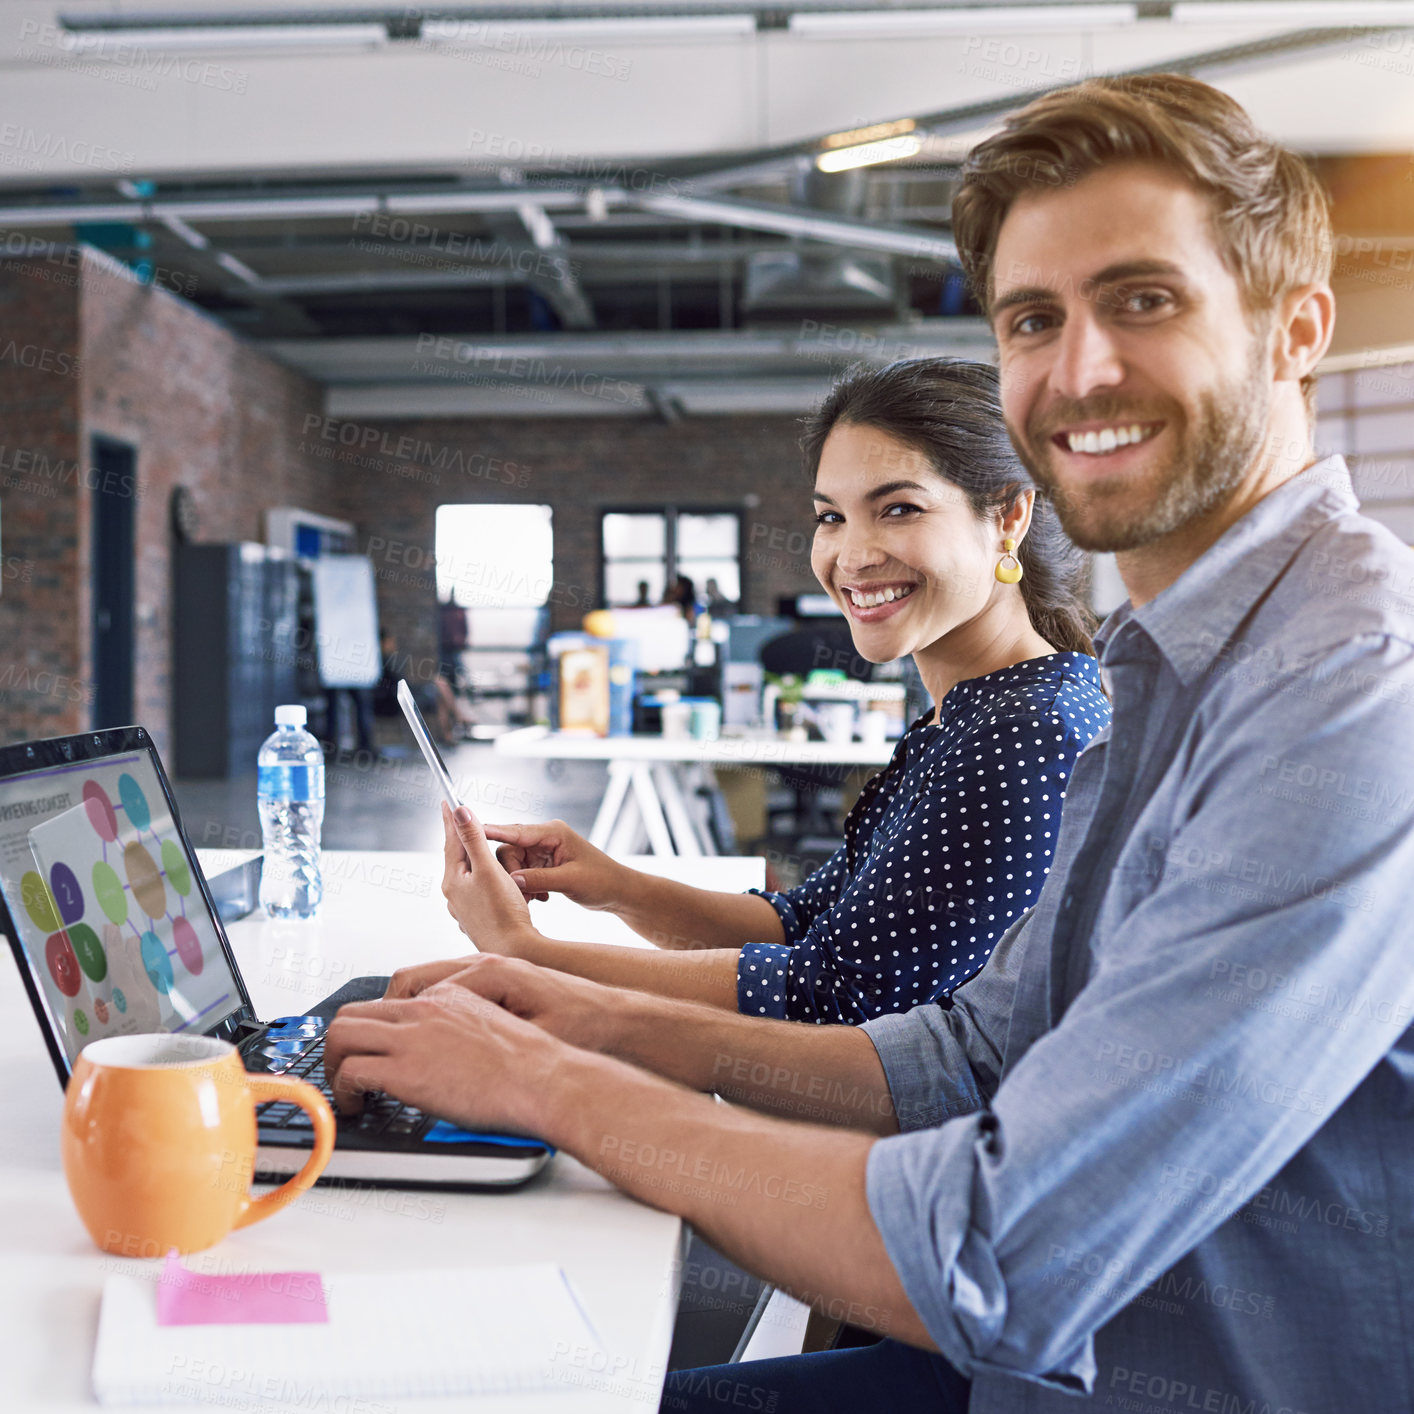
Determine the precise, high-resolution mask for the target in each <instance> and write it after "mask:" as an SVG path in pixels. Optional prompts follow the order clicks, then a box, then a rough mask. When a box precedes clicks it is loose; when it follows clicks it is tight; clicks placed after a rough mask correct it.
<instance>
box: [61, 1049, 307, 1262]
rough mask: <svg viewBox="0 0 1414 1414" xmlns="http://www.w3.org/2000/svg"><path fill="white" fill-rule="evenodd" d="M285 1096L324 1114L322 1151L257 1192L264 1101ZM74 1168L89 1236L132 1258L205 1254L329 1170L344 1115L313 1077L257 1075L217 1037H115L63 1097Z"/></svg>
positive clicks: (73, 1188) (67, 1150)
mask: <svg viewBox="0 0 1414 1414" xmlns="http://www.w3.org/2000/svg"><path fill="white" fill-rule="evenodd" d="M264 1100H287V1101H290V1102H292V1103H294V1104H296V1105H298V1106H299V1107H300V1108H301V1109H303V1110H304V1111H305V1113H306V1114H308V1115H309V1117H310V1119H312V1120H313V1121H314V1153H313V1154H312V1155H310V1158H309V1160H308V1162H307V1163H306V1164H305V1166H304V1167H303V1168H302V1169H301V1170H300V1171H299V1172H298V1173H297V1174H296V1175H295V1176H294V1177H293V1178H291V1179H289V1180H288V1181H287V1182H285V1183H282V1184H281V1185H280V1187H279V1188H276V1189H274V1190H273V1191H272V1192H270V1193H265V1194H262V1195H261V1196H260V1197H259V1198H255V1197H252V1196H251V1192H250V1184H251V1177H252V1175H253V1174H254V1172H255V1147H256V1127H255V1106H256V1105H257V1104H258V1103H260V1102H261V1101H264ZM61 1143H62V1148H63V1155H64V1174H65V1177H67V1179H68V1181H69V1192H70V1193H71V1194H72V1195H73V1199H74V1206H75V1207H76V1208H77V1209H78V1210H79V1216H80V1217H81V1218H82V1219H83V1224H84V1226H85V1227H86V1228H87V1229H88V1232H89V1236H90V1237H92V1238H93V1240H94V1241H95V1242H96V1243H97V1244H98V1245H99V1246H100V1247H101V1248H102V1249H103V1250H104V1251H105V1252H113V1253H116V1254H117V1255H119V1256H123V1257H162V1256H165V1255H166V1253H167V1252H168V1251H169V1250H170V1249H171V1248H173V1247H175V1248H176V1249H177V1250H178V1251H179V1252H199V1251H201V1250H202V1249H203V1248H205V1247H212V1246H214V1245H215V1244H216V1243H218V1242H220V1241H221V1239H222V1238H223V1237H225V1236H226V1234H227V1233H229V1232H230V1231H231V1230H232V1229H233V1228H238V1227H246V1226H248V1225H249V1224H250V1223H254V1222H259V1221H260V1220H261V1218H268V1217H270V1216H272V1215H273V1214H275V1213H278V1212H279V1211H280V1209H281V1208H283V1207H284V1206H285V1205H286V1204H287V1203H289V1202H290V1201H291V1200H292V1199H294V1198H297V1197H298V1196H299V1195H300V1194H301V1193H303V1192H304V1191H305V1190H306V1189H307V1188H309V1187H311V1186H312V1185H313V1183H314V1181H315V1180H316V1179H317V1178H318V1177H319V1175H320V1174H321V1173H322V1172H323V1171H324V1166H325V1164H327V1163H328V1162H329V1155H330V1154H331V1153H332V1152H333V1148H334V1116H333V1113H332V1112H331V1110H330V1109H329V1106H328V1104H327V1103H326V1101H325V1099H324V1097H323V1095H321V1094H320V1093H319V1091H318V1090H316V1089H315V1088H314V1086H312V1085H309V1084H306V1083H305V1082H304V1081H303V1080H293V1079H291V1078H289V1077H288V1076H283V1075H253V1074H251V1073H249V1072H248V1071H247V1070H246V1069H245V1067H244V1066H242V1065H241V1059H240V1056H238V1055H237V1054H236V1048H235V1047H234V1046H232V1045H231V1044H230V1043H229V1042H227V1041H218V1040H216V1039H215V1038H214V1037H211V1036H169V1035H142V1036H110V1037H109V1038H107V1039H106V1040H103V1041H92V1042H90V1043H89V1044H88V1045H87V1046H85V1047H84V1048H83V1050H82V1051H80V1052H79V1058H78V1060H77V1062H76V1063H75V1065H74V1073H73V1075H72V1076H70V1077H69V1085H68V1089H67V1090H66V1091H65V1094H64V1120H63V1128H62V1134H61Z"/></svg>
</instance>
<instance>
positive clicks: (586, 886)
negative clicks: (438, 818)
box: [485, 820, 627, 909]
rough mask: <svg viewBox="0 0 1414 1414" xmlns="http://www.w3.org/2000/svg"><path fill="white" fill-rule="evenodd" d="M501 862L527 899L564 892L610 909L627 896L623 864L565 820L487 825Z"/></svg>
mask: <svg viewBox="0 0 1414 1414" xmlns="http://www.w3.org/2000/svg"><path fill="white" fill-rule="evenodd" d="M485 832H486V838H487V839H489V840H496V841H498V842H499V843H500V846H501V847H500V849H498V850H497V851H496V858H497V859H499V860H500V861H501V865H502V867H503V868H504V869H505V871H506V873H508V874H509V875H510V876H511V878H512V879H514V880H515V881H516V883H517V884H518V885H519V887H520V890H521V893H522V894H523V895H524V896H525V897H526V898H527V899H546V898H548V897H549V896H550V895H551V894H552V893H557V894H564V896H565V897H566V898H567V899H569V900H570V902H571V903H577V904H578V905H579V906H580V907H581V908H597V909H610V908H613V907H614V906H615V904H617V903H618V902H619V900H620V898H621V897H622V895H623V891H624V889H623V876H624V874H625V873H626V872H627V871H626V870H625V868H624V866H623V865H621V864H617V863H615V861H614V860H612V859H610V858H609V856H608V855H607V854H605V853H604V852H603V850H599V849H595V848H594V846H593V845H592V844H590V843H589V841H588V840H586V839H585V838H584V837H583V836H582V835H578V834H576V833H575V832H574V831H573V830H572V829H570V827H569V826H568V825H566V824H565V822H564V821H563V820H551V821H549V822H548V823H546V824H543V825H487V826H486V827H485Z"/></svg>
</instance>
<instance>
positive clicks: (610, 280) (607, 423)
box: [0, 0, 1414, 750]
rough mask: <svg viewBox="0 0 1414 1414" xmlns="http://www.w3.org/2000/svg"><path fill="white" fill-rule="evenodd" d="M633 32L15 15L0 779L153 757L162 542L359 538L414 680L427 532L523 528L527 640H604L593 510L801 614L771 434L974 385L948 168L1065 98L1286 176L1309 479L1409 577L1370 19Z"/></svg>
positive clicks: (8, 88) (978, 333)
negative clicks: (1236, 125) (866, 395)
mask: <svg viewBox="0 0 1414 1414" xmlns="http://www.w3.org/2000/svg"><path fill="white" fill-rule="evenodd" d="M1406 8H1409V7H1406ZM658 9H659V10H660V11H661V13H659V14H654V13H650V12H652V11H653V10H654V7H651V6H649V7H644V6H637V7H631V6H625V5H620V4H617V3H602V4H597V5H579V6H563V5H560V6H549V5H538V6H529V5H523V4H515V3H510V4H500V5H490V4H475V5H464V6H460V7H458V8H456V9H455V10H452V9H448V10H446V11H445V12H441V11H439V12H437V13H436V14H420V13H419V12H415V11H413V10H408V9H401V8H390V7H388V6H386V5H384V6H378V5H373V6H368V5H363V6H356V7H352V10H351V9H350V7H347V6H345V7H340V10H339V12H338V14H334V13H333V12H332V10H331V12H330V13H329V14H328V15H327V16H324V17H323V18H321V17H320V16H319V15H318V14H314V15H312V16H311V15H309V14H306V15H305V16H304V17H303V20H304V21H307V22H301V23H299V24H294V23H292V22H291V21H292V19H293V18H296V17H294V16H293V15H292V14H291V13H287V12H286V8H284V7H281V6H280V5H278V4H276V3H273V0H270V3H251V4H247V5H246V6H245V7H243V8H241V9H238V10H235V11H233V10H232V7H231V6H229V5H226V4H217V3H215V0H211V3H207V0H188V3H187V4H186V6H185V8H184V9H183V10H182V11H181V12H180V13H177V12H169V13H166V14H165V15H164V16H163V17H160V23H159V20H155V19H151V18H148V19H144V18H143V17H142V15H141V13H140V12H131V11H130V10H129V11H128V12H127V13H126V14H125V12H124V7H121V6H118V5H116V4H110V3H107V2H106V0H90V2H89V3H75V4H73V5H69V6H56V5H54V4H52V3H36V2H35V0H20V3H15V4H11V5H8V6H7V7H6V13H5V17H4V21H3V24H0V557H3V561H2V564H3V568H2V569H0V573H2V574H3V579H0V739H2V740H22V739H25V738H28V737H34V736H41V735H55V734H59V733H63V732H71V731H75V730H81V729H83V728H85V727H88V726H96V725H104V724H108V723H109V722H112V721H118V720H122V721H127V720H138V721H141V722H142V723H144V724H145V725H146V726H147V727H148V728H149V729H150V730H151V731H152V733H153V735H154V737H155V738H156V740H157V741H158V743H159V745H160V746H161V747H162V748H163V749H164V750H166V749H168V748H169V747H170V746H171V742H172V715H173V700H174V642H175V620H176V616H177V611H178V597H177V595H176V594H175V591H174V547H175V546H176V545H177V543H178V542H179V541H184V540H185V541H195V542H198V543H234V542H252V543H253V542H263V541H267V540H269V539H270V538H271V537H272V532H271V529H270V520H269V515H270V512H272V511H275V510H278V508H282V507H283V508H297V509H301V510H303V511H305V512H309V513H313V514H315V515H316V516H323V517H327V518H330V519H331V520H332V521H334V522H339V523H343V524H345V525H349V526H352V528H353V532H352V536H351V538H350V542H349V543H340V545H339V546H338V548H341V549H346V550H352V551H354V552H356V553H361V554H366V555H368V556H369V557H370V558H371V559H372V560H373V562H374V569H375V575H376V583H377V604H378V613H379V619H380V623H381V625H382V627H384V628H385V629H387V630H391V631H392V632H393V633H394V634H395V636H396V638H397V641H398V645H399V649H400V651H401V652H402V653H403V654H405V655H406V656H407V657H408V658H409V659H411V660H413V661H427V660H429V659H433V658H435V657H436V655H437V652H438V648H439V644H438V619H437V609H436V578H435V562H436V559H437V556H438V553H439V552H438V546H437V536H436V533H435V516H436V510H437V508H438V507H439V506H442V505H449V504H458V503H468V504H479V505H490V504H507V503H518V504H525V505H537V506H548V507H550V508H551V519H552V528H553V572H552V573H553V583H552V585H551V586H550V587H549V588H548V590H547V592H546V596H545V597H546V600H547V602H548V626H549V627H550V628H552V629H555V630H562V629H570V628H574V627H576V626H577V625H578V623H579V621H580V619H581V617H582V614H583V612H584V610H585V609H587V608H591V607H594V606H595V605H597V604H598V603H600V602H602V601H603V600H604V598H605V580H606V573H607V569H606V560H605V556H606V550H605V542H604V538H603V537H604V533H605V532H604V522H603V519H602V518H603V516H604V515H605V514H606V513H616V512H651V513H655V514H659V515H663V516H666V517H669V518H671V517H672V516H673V515H675V514H676V513H678V512H690V513H696V514H702V513H713V512H718V513H723V514H729V515H731V516H733V517H735V525H736V533H737V545H736V550H735V562H736V566H737V569H738V571H739V574H740V584H739V589H738V590H737V591H736V592H735V593H734V594H733V595H732V597H733V598H734V600H735V601H736V607H737V608H738V609H739V610H740V611H742V612H746V613H755V614H772V613H774V612H776V610H777V608H778V606H779V605H780V603H781V601H782V600H784V599H788V598H789V597H791V596H794V595H797V594H800V593H803V592H808V591H810V590H811V589H813V588H814V587H815V584H814V579H813V577H812V576H811V574H810V570H809V561H808V535H809V529H810V526H809V518H808V507H807V503H806V501H805V499H804V497H803V495H802V483H801V481H800V473H799V467H798V454H797V451H796V438H797V435H798V430H799V429H798V424H797V419H798V417H799V416H800V414H801V413H802V412H804V411H805V410H806V409H807V408H808V407H809V406H811V404H812V403H813V402H814V401H816V400H817V399H818V397H819V396H820V394H821V393H822V392H823V391H824V389H825V388H826V387H828V385H829V382H830V380H831V377H832V376H833V375H835V374H836V373H837V372H838V371H840V370H841V369H843V368H844V367H847V366H848V365H849V364H850V363H851V362H853V361H855V360H857V359H861V358H862V359H864V360H867V361H872V362H882V361H887V360H889V359H892V358H895V357H899V356H908V355H914V354H922V353H930V352H939V353H954V354H964V355H972V356H978V357H984V358H985V357H990V347H991V345H990V339H989V336H988V334H987V331H986V328H985V326H984V325H983V324H982V322H981V321H980V320H979V319H978V318H977V317H976V311H975V308H974V307H973V306H971V305H970V304H969V302H968V300H967V298H966V294H965V291H964V290H963V289H962V286H961V282H960V279H959V277H958V273H957V268H956V264H955V262H954V261H952V260H951V259H950V258H949V255H948V209H949V201H950V198H951V192H952V185H953V181H954V179H955V176H956V171H957V163H958V161H959V159H960V157H961V155H962V154H963V153H964V152H965V150H966V148H967V146H968V144H969V143H970V142H971V141H973V140H975V138H976V137H977V136H978V135H979V134H980V133H982V132H984V131H986V130H987V128H988V125H989V124H991V123H994V122H995V121H996V119H997V117H999V116H1000V115H1001V113H1003V112H1004V111H1005V110H1006V108H1007V107H1009V106H1012V105H1014V104H1015V103H1017V102H1018V101H1020V100H1021V99H1022V98H1024V97H1025V95H1026V93H1027V92H1028V91H1031V90H1035V89H1039V88H1044V87H1047V86H1051V85H1055V84H1060V83H1065V82H1069V81H1073V80H1074V79H1076V78H1078V77H1081V76H1083V75H1086V74H1089V73H1104V72H1129V71H1135V70H1138V69H1141V68H1143V67H1145V66H1155V65H1164V64H1173V65H1180V64H1182V65H1185V66H1187V67H1189V68H1191V69H1192V70H1193V71H1194V72H1197V73H1199V74H1201V75H1202V76H1204V77H1207V78H1209V79H1210V80H1211V81H1213V82H1216V83H1219V84H1220V85H1222V86H1224V87H1226V88H1227V89H1229V91H1231V92H1232V93H1233V94H1234V95H1235V96H1236V97H1238V98H1239V99H1240V100H1241V101H1242V102H1243V103H1245V104H1246V105H1247V106H1248V107H1249V109H1250V111H1252V113H1253V114H1254V116H1255V117H1256V118H1257V120H1258V121H1259V122H1261V123H1262V124H1263V125H1264V126H1265V127H1267V128H1268V129H1269V130H1271V131H1272V132H1273V133H1275V134H1276V135H1277V136H1278V137H1279V138H1281V139H1282V140H1284V141H1286V142H1287V143H1289V144H1291V145H1292V146H1294V147H1296V148H1297V149H1298V150H1301V151H1303V152H1305V153H1306V154H1308V155H1309V156H1310V157H1311V158H1312V159H1313V160H1314V161H1315V162H1316V164H1317V166H1318V169H1319V170H1320V172H1321V175H1322V177H1323V178H1324V179H1325V181H1326V182H1327V184H1328V186H1329V188H1330V190H1331V191H1332V194H1333V197H1334V201H1335V215H1336V229H1337V233H1338V244H1337V251H1336V284H1337V293H1338V296H1339V301H1340V313H1339V319H1338V324H1337V332H1336V342H1335V348H1334V351H1333V354H1332V357H1331V359H1330V360H1329V361H1328V363H1327V365H1326V366H1325V371H1324V374H1323V377H1322V380H1321V385H1320V407H1321V420H1320V424H1319V429H1318V443H1319V444H1320V446H1321V448H1322V449H1323V450H1336V451H1343V452H1345V453H1346V454H1347V455H1348V456H1349V457H1350V458H1351V462H1352V466H1353V469H1354V471H1355V475H1356V484H1357V488H1358V489H1359V491H1360V493H1361V495H1362V497H1363V498H1364V500H1365V502H1366V504H1367V505H1368V506H1369V508H1370V509H1371V511H1372V512H1373V513H1374V514H1376V515H1377V516H1379V517H1380V518H1382V519H1385V520H1387V521H1388V522H1389V523H1390V524H1391V525H1392V526H1393V527H1394V528H1395V529H1396V530H1397V531H1399V533H1400V534H1401V535H1403V536H1404V537H1405V538H1406V539H1414V362H1411V361H1409V360H1410V358H1411V356H1414V341H1411V336H1410V333H1409V330H1410V329H1411V328H1414V318H1411V315H1414V297H1412V296H1411V289H1410V285H1411V279H1414V275H1412V274H1411V271H1414V137H1412V136H1411V133H1414V129H1411V127H1410V123H1409V116H1410V109H1411V102H1414V29H1411V28H1401V27H1400V24H1399V21H1400V19H1401V15H1400V14H1399V13H1397V12H1398V11H1399V10H1400V7H1399V6H1397V5H1396V6H1389V5H1384V6H1363V7H1362V6H1361V5H1360V4H1358V3H1357V4H1343V5H1339V6H1332V5H1329V4H1324V5H1323V4H1312V3H1298V0H1292V3H1291V4H1289V5H1285V6H1277V7H1272V6H1265V7H1263V6H1253V5H1250V4H1241V3H1236V0H1234V2H1233V3H1215V4H1210V5H1172V6H1170V5H1152V4H1147V5H1140V6H1137V7H1136V6H1134V5H1100V6H1095V5H1090V6H1077V5H1071V4H1051V5H1033V6H1030V7H1026V8H1024V9H1022V10H1017V9H1016V8H1015V7H1011V8H1010V9H1008V8H1005V7H997V6H995V5H985V4H984V5H976V6H971V7H949V6H942V5H930V6H926V7H921V6H916V5H906V6H901V7H882V6H875V7H869V6H860V7H858V8H857V10H856V11H853V12H848V13H846V12H842V11H841V7H840V6H838V5H834V4H830V3H826V0H800V3H794V4H784V3H775V0H772V3H766V4H757V5H754V6H744V7H732V6H728V5H719V4H713V3H709V2H708V0H703V3H701V4H696V5H680V6H674V7H668V8H667V9H664V8H663V7H658ZM353 10H357V11H358V13H357V14H354V13H353ZM886 10H887V12H886ZM1367 11H1368V13H1366V12H1367ZM989 12H990V13H989ZM218 15H224V16H225V18H224V19H222V20H221V21H220V23H219V24H217V23H213V20H214V19H215V17H217V16H218ZM1402 18H1403V20H1404V23H1405V24H1406V25H1410V26H1414V8H1411V10H1410V13H1409V14H1408V15H1407V16H1403V17H1402ZM326 21H327V22H326ZM871 143H873V144H879V143H882V144H883V145H884V160H881V161H870V163H869V165H854V166H850V165H845V166H844V169H843V170H839V171H833V170H826V169H828V168H830V167H831V165H832V163H831V161H830V158H831V155H832V154H838V153H841V152H843V153H846V154H855V153H858V152H859V151H861V150H862V149H865V148H867V147H868V145H869V144H871ZM872 156H873V157H877V156H878V153H877V152H875V153H873V154H872ZM858 160H859V161H866V160H868V155H866V157H861V158H859V159H858ZM834 165H840V164H839V163H835V164H834ZM105 539H106V542H107V545H106V548H105V543H104V542H105ZM660 559H661V557H660ZM669 568H676V565H673V566H669V565H668V564H667V562H666V561H665V560H664V561H663V563H662V564H661V565H660V567H659V571H660V572H666V571H667V570H668V569H669ZM461 573H462V578H463V592H462V594H461V595H460V596H459V598H460V601H461V602H462V603H468V602H470V603H472V604H473V605H474V606H475V605H480V606H482V607H486V606H491V605H494V603H495V602H496V593H497V590H496V584H497V576H496V575H495V574H494V573H492V572H489V571H488V572H487V573H484V574H481V575H479V576H478V572H477V567H476V566H474V565H470V566H465V565H464V566H462V567H461ZM699 587H700V586H699ZM653 592H654V595H655V597H656V595H657V593H658V589H657V587H656V584H655V588H654V591H653ZM1115 594H1116V587H1115V582H1114V576H1113V573H1112V570H1108V569H1107V568H1106V567H1105V566H1103V565H1101V566H1098V567H1097V571H1096V576H1095V598H1096V604H1097V607H1099V608H1101V609H1104V608H1107V607H1109V606H1110V604H1111V603H1113V602H1114V598H1115ZM478 595H479V596H480V597H479V598H478V597H477V596H478ZM474 631H475V624H473V632H474ZM105 654H107V655H109V656H110V657H111V656H114V655H116V657H117V659H119V660H126V661H127V662H128V664H129V668H128V672H129V676H130V679H131V693H130V701H127V702H125V701H123V700H122V699H123V694H122V692H121V690H120V691H118V693H117V694H116V698H114V696H113V694H112V693H111V692H109V691H108V688H106V687H105V682H104V678H105V672H104V669H103V661H104V655H105ZM120 686H121V685H120ZM105 694H107V695H106V696H105ZM482 715H483V716H484V717H486V718H487V719H488V720H491V719H495V720H500V719H501V717H503V716H504V715H505V710H504V709H503V708H497V709H496V711H495V712H493V711H492V710H491V709H490V708H489V706H488V707H486V708H485V709H484V711H483V713H482Z"/></svg>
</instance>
